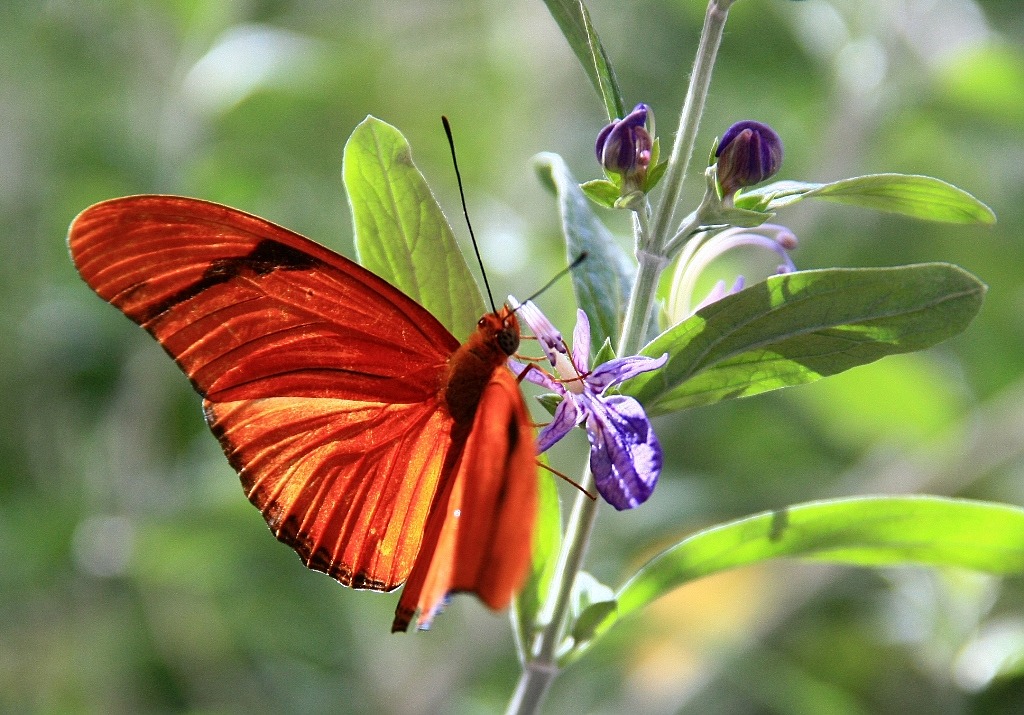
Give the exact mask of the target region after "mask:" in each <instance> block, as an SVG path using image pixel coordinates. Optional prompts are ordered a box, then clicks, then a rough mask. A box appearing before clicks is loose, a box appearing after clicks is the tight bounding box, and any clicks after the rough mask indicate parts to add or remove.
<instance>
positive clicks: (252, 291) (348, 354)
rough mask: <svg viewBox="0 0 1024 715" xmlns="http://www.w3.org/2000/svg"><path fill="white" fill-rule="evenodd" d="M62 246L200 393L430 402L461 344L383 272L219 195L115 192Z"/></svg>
mask: <svg viewBox="0 0 1024 715" xmlns="http://www.w3.org/2000/svg"><path fill="white" fill-rule="evenodd" d="M69 243H70V246H71V252H72V257H73V258H74V261H75V265H76V266H77V267H78V270H79V272H80V273H81V275H82V277H83V278H84V279H85V280H86V282H87V283H88V284H89V285H90V286H92V288H93V289H94V290H95V291H96V292H97V293H99V295H100V296H101V297H102V298H104V299H105V300H107V301H109V302H111V303H113V304H114V305H115V306H117V307H118V308H120V309H121V310H122V311H123V312H124V313H125V314H126V315H127V316H128V317H130V318H131V319H132V320H134V321H135V322H137V323H139V324H140V325H142V326H143V327H145V328H146V329H147V330H149V331H150V332H151V333H152V334H153V335H154V337H156V339H157V340H159V341H160V343H161V345H163V346H164V348H165V349H166V350H167V351H168V352H169V353H170V354H171V356H172V357H174V359H175V360H176V361H177V362H178V364H179V365H180V366H181V368H182V369H183V370H184V371H185V373H186V374H187V375H188V376H189V377H190V378H191V379H192V381H193V383H194V384H195V386H196V389H197V390H199V392H200V393H202V394H203V395H204V396H205V397H206V398H208V399H211V400H217V401H224V400H239V399H251V398H256V397H280V396H297V397H338V398H342V399H362V398H367V399H377V398H379V397H380V395H381V394H384V395H387V396H388V399H389V400H393V401H419V400H423V399H429V398H430V397H431V396H432V395H433V394H434V393H436V391H437V379H438V370H439V369H440V367H439V366H443V365H444V363H445V361H446V360H447V358H448V356H449V355H450V354H451V352H452V351H453V350H455V349H456V348H457V347H458V345H459V343H458V341H457V340H456V339H455V338H454V337H453V336H452V335H451V333H449V332H448V331H447V330H446V329H445V328H444V327H443V326H442V325H441V324H440V323H439V322H438V321H437V320H436V319H435V318H434V317H433V316H432V315H430V313H428V312H427V311H426V310H424V309H423V308H422V307H420V306H419V305H418V304H417V303H415V302H414V301H413V300H412V299H410V298H408V297H407V296H405V295H404V294H402V293H401V292H399V291H398V290H396V289H395V288H394V287H392V286H391V285H390V284H389V283H387V282H386V281H384V280H382V279H380V278H378V277H377V276H375V275H373V274H372V273H370V272H369V271H367V270H365V269H363V268H361V267H360V266H358V265H356V264H355V263H353V262H351V261H349V260H347V259H345V258H342V257H341V256H339V255H337V254H335V253H334V252H332V251H330V250H328V249H326V248H324V247H322V246H320V245H319V244H316V243H314V242H313V241H310V240H308V239H306V238H303V237H302V236H299V235H298V234H295V233H293V232H291V231H288V230H287V229H284V228H281V227H280V226H277V225H275V224H272V223H270V222H269V221H265V220H263V219H260V218H257V217H255V216H251V215H249V214H246V213H243V212H241V211H236V210H234V209H230V208H228V207H225V206H220V205H217V204H211V203H208V202H204V201H197V200H194V199H184V198H179V197H168V196H137V197H128V198H124V199H115V200H112V201H107V202H104V203H101V204H97V205H96V206H93V207H91V208H89V209H86V211H84V212H83V213H82V214H81V215H80V216H79V217H78V218H77V219H76V220H75V222H74V223H73V224H72V227H71V233H70V236H69Z"/></svg>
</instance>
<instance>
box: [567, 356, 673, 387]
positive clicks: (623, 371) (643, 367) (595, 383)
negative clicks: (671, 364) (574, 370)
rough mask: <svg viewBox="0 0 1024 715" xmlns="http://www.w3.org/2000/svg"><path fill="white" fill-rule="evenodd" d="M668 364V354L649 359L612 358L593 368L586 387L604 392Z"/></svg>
mask: <svg viewBox="0 0 1024 715" xmlns="http://www.w3.org/2000/svg"><path fill="white" fill-rule="evenodd" d="M666 362H668V353H665V354H664V355H662V356H661V357H660V358H651V357H646V356H644V355H632V356H630V357H624V358H614V359H612V360H609V361H608V362H606V363H602V364H600V365H598V366H597V367H596V368H594V371H593V372H592V373H590V375H589V376H588V377H587V386H588V387H591V388H593V390H594V391H595V392H598V393H600V392H604V391H605V390H606V389H608V388H609V387H611V386H612V385H617V384H619V383H620V382H624V381H626V380H628V379H629V378H631V377H636V376H637V375H639V374H641V373H644V372H650V371H651V370H657V369H658V368H659V367H661V366H663V365H664V364H665V363H666Z"/></svg>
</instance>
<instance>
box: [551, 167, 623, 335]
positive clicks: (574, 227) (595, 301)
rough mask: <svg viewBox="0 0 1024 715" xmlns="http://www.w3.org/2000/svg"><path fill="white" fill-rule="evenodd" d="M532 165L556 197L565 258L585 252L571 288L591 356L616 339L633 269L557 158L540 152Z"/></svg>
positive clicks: (572, 257)
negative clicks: (582, 316) (587, 332)
mask: <svg viewBox="0 0 1024 715" xmlns="http://www.w3.org/2000/svg"><path fill="white" fill-rule="evenodd" d="M534 161H535V164H536V167H537V172H538V174H539V175H540V178H541V180H542V181H543V182H544V184H545V185H546V186H548V187H549V188H551V189H552V190H553V191H554V193H555V196H556V197H557V199H558V210H559V213H560V214H561V216H562V232H563V233H564V234H565V244H566V251H567V255H568V259H569V260H570V261H572V260H574V259H575V258H576V257H577V256H579V255H580V254H581V253H583V252H584V251H586V252H587V253H588V257H587V260H585V261H583V263H581V264H580V265H579V266H577V268H576V269H575V270H574V271H573V272H572V287H573V292H574V293H575V295H576V304H577V305H578V306H579V307H580V308H582V309H583V310H584V311H585V312H586V314H587V317H588V318H590V346H591V351H590V354H591V355H593V354H595V353H597V351H598V350H599V349H600V348H601V345H602V344H603V343H604V341H605V339H611V340H612V341H613V342H614V341H616V340H618V337H619V330H620V326H621V325H622V319H623V316H624V313H625V309H626V308H625V306H626V299H627V298H628V297H629V291H630V288H631V287H632V284H633V273H634V265H633V262H632V260H631V259H630V258H629V257H628V256H627V255H626V253H625V251H623V250H622V248H621V247H620V246H619V244H618V243H616V242H615V239H614V237H612V235H611V233H609V231H608V229H607V228H605V226H604V224H603V223H601V220H600V219H599V218H598V217H597V216H596V215H595V214H594V211H593V209H592V208H591V206H590V202H589V201H588V200H587V198H586V197H585V196H584V195H583V192H582V191H580V187H579V184H577V183H576V179H574V178H573V175H572V174H571V173H570V172H569V167H568V166H566V164H565V161H564V160H563V159H562V157H560V156H558V154H551V153H547V152H545V153H542V154H538V155H537V157H536V158H535V160H534Z"/></svg>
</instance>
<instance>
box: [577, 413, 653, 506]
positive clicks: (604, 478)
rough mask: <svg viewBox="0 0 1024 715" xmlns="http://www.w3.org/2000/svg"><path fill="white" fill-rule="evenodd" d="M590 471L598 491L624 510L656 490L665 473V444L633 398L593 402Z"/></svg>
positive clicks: (590, 423) (589, 426) (588, 432)
mask: <svg viewBox="0 0 1024 715" xmlns="http://www.w3.org/2000/svg"><path fill="white" fill-rule="evenodd" d="M587 436H588V437H589V438H590V469H591V471H592V472H593V474H594V482H595V484H596V485H597V491H598V492H599V493H600V494H601V496H602V497H604V499H605V501H607V502H608V503H609V504H611V505H612V506H614V507H615V508H616V509H618V510H620V511H622V510H624V509H633V508H635V507H638V506H640V505H641V504H643V503H644V502H645V501H647V498H648V497H650V496H651V493H652V492H653V491H654V485H655V484H656V483H657V481H658V475H659V473H660V472H661V459H662V458H661V445H660V444H659V443H658V438H657V437H656V436H655V434H654V430H653V429H652V428H651V423H650V421H648V419H647V415H646V414H644V410H643V407H641V406H640V403H639V402H637V401H636V400H634V399H633V398H632V397H626V396H613V397H608V398H603V399H602V400H600V401H598V400H592V401H591V410H590V415H589V417H588V419H587Z"/></svg>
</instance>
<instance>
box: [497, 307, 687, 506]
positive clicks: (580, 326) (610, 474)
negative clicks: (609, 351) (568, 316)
mask: <svg viewBox="0 0 1024 715" xmlns="http://www.w3.org/2000/svg"><path fill="white" fill-rule="evenodd" d="M513 306H514V304H513ZM519 314H520V316H522V318H523V320H524V321H526V324H527V325H528V326H529V327H530V330H531V331H532V332H533V334H534V335H536V336H537V338H538V340H539V341H540V343H541V346H542V347H543V348H544V353H545V354H546V355H547V357H548V361H549V362H550V363H551V366H552V367H553V368H555V371H556V372H557V373H558V375H559V379H555V378H554V377H552V376H551V375H549V374H548V373H546V372H544V371H542V370H527V372H526V379H527V380H530V381H531V382H534V383H536V384H538V385H542V386H543V387H545V388H547V389H549V390H551V391H552V392H555V393H557V394H559V395H561V396H562V401H561V402H560V403H559V404H558V407H557V408H556V409H555V415H554V418H553V419H552V421H551V423H550V424H548V425H547V426H546V427H544V429H542V430H541V431H540V434H539V435H538V437H537V449H538V451H540V452H543V451H545V450H547V449H548V448H549V447H550V446H551V445H553V444H554V443H555V442H557V441H558V440H560V439H562V437H564V436H565V435H567V434H568V433H569V431H570V430H571V429H572V428H573V427H577V426H581V425H583V426H585V427H586V430H587V437H588V438H589V439H590V469H591V472H593V474H594V481H595V483H596V484H597V491H598V492H599V493H600V494H601V496H602V497H604V499H605V501H607V502H608V503H609V504H611V505H612V506H614V507H615V508H616V509H619V510H620V511H621V510H623V509H632V508H634V507H637V506H640V505H641V504H643V503H644V502H645V501H647V498H648V497H649V496H650V495H651V492H653V491H654V485H655V484H656V483H657V481H658V474H659V473H660V472H661V445H660V444H659V443H658V438H657V437H656V436H655V434H654V429H653V428H652V427H651V423H650V421H649V420H648V419H647V415H646V414H645V413H644V409H643V407H641V406H640V403H639V402H637V401H636V400H635V399H633V398H632V397H627V396H625V395H606V394H605V391H607V390H608V388H610V387H612V386H613V385H617V384H619V383H620V382H623V381H624V380H628V379H629V378H631V377H635V376H636V375H639V374H640V373H643V372H647V371H649V370H656V369H658V368H659V367H661V366H662V365H664V364H665V362H666V361H667V360H668V355H663V356H662V357H661V358H658V359H654V358H649V357H644V356H641V355H635V356H632V357H625V358H615V359H612V360H609V361H608V362H606V363H603V364H601V365H599V366H598V367H596V368H595V369H594V370H593V371H592V372H591V371H589V369H588V368H589V361H590V321H589V320H588V319H587V315H586V313H584V312H583V311H582V310H579V311H577V322H576V329H575V331H573V340H572V342H573V350H572V351H570V350H569V348H568V347H567V346H566V344H565V341H564V340H563V339H562V336H561V334H560V333H559V332H558V331H557V330H555V328H554V326H553V325H551V323H550V321H548V319H547V318H546V317H545V316H544V314H543V313H541V312H540V310H539V309H538V308H537V307H536V306H535V305H533V303H531V302H529V301H527V302H526V303H524V304H523V305H522V306H520V307H519ZM509 364H510V366H511V367H512V370H513V372H515V373H516V374H517V375H521V374H523V371H524V370H526V369H527V368H526V366H525V365H522V364H521V363H518V362H515V361H514V360H513V361H510V363H509Z"/></svg>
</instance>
